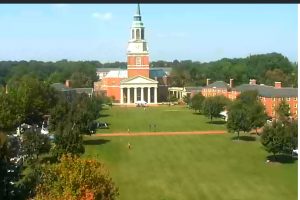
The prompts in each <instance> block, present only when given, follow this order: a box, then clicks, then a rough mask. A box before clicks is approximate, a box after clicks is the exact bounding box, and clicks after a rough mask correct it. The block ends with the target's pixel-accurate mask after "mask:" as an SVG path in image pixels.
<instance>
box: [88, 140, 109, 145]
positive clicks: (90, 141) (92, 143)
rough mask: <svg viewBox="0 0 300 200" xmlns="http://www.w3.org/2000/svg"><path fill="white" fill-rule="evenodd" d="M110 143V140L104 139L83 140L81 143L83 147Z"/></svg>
mask: <svg viewBox="0 0 300 200" xmlns="http://www.w3.org/2000/svg"><path fill="white" fill-rule="evenodd" d="M108 142H110V140H105V139H96V140H85V141H83V144H84V145H101V144H105V143H108Z"/></svg>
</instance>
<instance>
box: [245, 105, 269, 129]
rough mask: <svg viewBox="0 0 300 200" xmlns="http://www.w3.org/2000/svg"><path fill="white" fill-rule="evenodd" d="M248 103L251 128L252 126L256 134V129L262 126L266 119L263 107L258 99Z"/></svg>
mask: <svg viewBox="0 0 300 200" xmlns="http://www.w3.org/2000/svg"><path fill="white" fill-rule="evenodd" d="M248 105H249V109H248V111H249V115H250V122H251V128H254V129H255V132H256V134H258V132H257V129H258V128H260V127H263V126H264V124H265V123H266V120H267V115H266V112H265V107H264V105H263V104H262V103H261V102H259V101H255V102H254V103H253V104H248Z"/></svg>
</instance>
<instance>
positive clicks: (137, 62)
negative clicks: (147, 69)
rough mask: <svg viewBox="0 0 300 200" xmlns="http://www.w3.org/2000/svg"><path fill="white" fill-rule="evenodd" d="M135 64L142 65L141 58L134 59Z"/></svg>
mask: <svg viewBox="0 0 300 200" xmlns="http://www.w3.org/2000/svg"><path fill="white" fill-rule="evenodd" d="M135 63H136V65H142V58H141V57H136V59H135Z"/></svg>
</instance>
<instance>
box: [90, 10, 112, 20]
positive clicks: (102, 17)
mask: <svg viewBox="0 0 300 200" xmlns="http://www.w3.org/2000/svg"><path fill="white" fill-rule="evenodd" d="M92 17H93V18H95V19H99V20H102V21H108V20H111V18H112V13H110V12H106V13H99V12H94V13H93V14H92Z"/></svg>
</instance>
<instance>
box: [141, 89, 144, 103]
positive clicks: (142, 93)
mask: <svg viewBox="0 0 300 200" xmlns="http://www.w3.org/2000/svg"><path fill="white" fill-rule="evenodd" d="M141 101H144V88H143V87H142V88H141Z"/></svg>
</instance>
